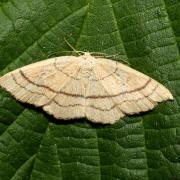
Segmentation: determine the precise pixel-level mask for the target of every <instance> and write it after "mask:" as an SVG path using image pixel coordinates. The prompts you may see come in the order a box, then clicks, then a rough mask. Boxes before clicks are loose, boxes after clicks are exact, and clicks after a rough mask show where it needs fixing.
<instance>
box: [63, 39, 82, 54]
mask: <svg viewBox="0 0 180 180" xmlns="http://www.w3.org/2000/svg"><path fill="white" fill-rule="evenodd" d="M64 41H65V42H66V44H67V45H68V46H69V47H70V48H71V49H72V50H73V51H74V52H75V53H77V54H78V55H79V56H80V55H81V54H80V53H79V51H77V50H76V49H75V48H74V47H73V46H72V45H71V44H70V43H69V42H68V41H67V39H66V38H64Z"/></svg>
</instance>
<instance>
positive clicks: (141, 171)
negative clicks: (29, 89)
mask: <svg viewBox="0 0 180 180" xmlns="http://www.w3.org/2000/svg"><path fill="white" fill-rule="evenodd" d="M179 9H180V1H179V0H74V1H72V0H1V1H0V71H1V75H3V74H5V73H7V72H9V71H11V70H13V69H16V68H18V67H22V66H24V65H27V64H29V63H33V62H36V61H40V60H42V59H47V58H48V57H49V56H50V55H51V54H53V53H54V52H59V53H61V52H62V51H67V50H71V49H70V48H69V47H68V45H67V44H66V43H65V41H64V38H66V39H67V41H68V42H69V43H70V44H71V45H72V46H73V47H75V48H76V49H77V50H82V51H96V52H104V53H107V54H109V55H115V54H118V56H117V57H116V59H117V60H120V59H123V60H126V61H128V62H130V64H131V66H132V67H133V68H135V69H137V70H139V71H141V72H143V73H145V74H147V75H149V76H151V77H152V78H154V79H156V80H158V81H159V82H161V83H162V84H164V85H165V86H166V87H168V88H169V89H170V91H171V92H172V94H173V96H174V98H175V100H174V101H169V102H165V103H161V104H160V105H159V106H158V107H157V108H155V110H153V111H151V112H147V113H143V114H140V115H136V116H131V117H126V118H123V119H122V120H120V121H119V122H118V123H116V124H114V125H97V124H93V123H89V122H88V121H87V120H85V119H81V120H75V121H68V122H64V121H56V120H55V119H54V118H53V117H52V116H49V115H47V114H46V113H44V112H43V111H42V110H41V109H38V108H35V107H33V106H29V105H27V104H21V103H19V102H18V101H16V100H15V99H14V98H13V97H12V96H11V95H9V94H8V93H6V92H5V91H4V90H2V89H1V90H0V134H1V135H0V179H1V180H9V179H11V180H22V179H23V180H28V179H31V180H34V179H37V180H40V179H43V180H46V179H47V180H49V179H51V180H60V179H71V180H72V179H76V180H80V179H82V180H84V179H86V180H88V179H89V180H99V179H103V180H105V179H108V180H109V179H138V180H139V179H152V180H154V179H158V180H159V179H180V56H179V52H180V11H179Z"/></svg>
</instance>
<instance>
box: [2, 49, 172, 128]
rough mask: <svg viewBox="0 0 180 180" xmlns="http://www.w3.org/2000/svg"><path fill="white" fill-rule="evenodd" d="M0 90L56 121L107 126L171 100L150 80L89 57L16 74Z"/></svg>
mask: <svg viewBox="0 0 180 180" xmlns="http://www.w3.org/2000/svg"><path fill="white" fill-rule="evenodd" d="M0 86H1V87H3V88H4V89H5V90H7V91H8V92H10V93H11V94H12V95H13V96H14V97H15V98H16V99H17V100H19V101H21V102H24V103H29V104H33V105H35V106H37V107H41V108H42V109H43V110H44V111H46V112H47V113H48V114H51V115H53V116H54V117H55V118H56V119H61V120H69V119H75V118H83V117H86V118H87V119H88V120H90V121H92V122H95V123H103V124H114V123H115V122H116V121H118V120H119V119H121V118H122V117H124V116H126V115H132V114H138V113H140V112H145V111H149V110H152V109H153V108H154V107H155V106H157V104H158V102H162V101H166V100H172V99H173V96H172V94H171V92H170V91H169V90H168V89H167V88H166V87H165V86H163V85H162V84H160V83H159V82H157V81H156V80H154V79H152V78H151V77H149V76H147V75H145V74H142V73H141V72H138V71H136V70H134V69H132V68H130V67H128V66H127V65H124V64H122V63H119V62H116V61H113V60H110V59H106V58H103V57H99V58H98V57H94V56H92V55H91V54H90V53H88V52H85V53H84V54H83V55H81V56H78V57H77V56H61V57H56V58H50V59H47V60H44V61H40V62H37V63H34V64H30V65H27V66H24V67H22V68H19V69H16V70H14V71H12V72H9V73H7V74H5V75H4V76H2V77H1V78H0Z"/></svg>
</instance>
